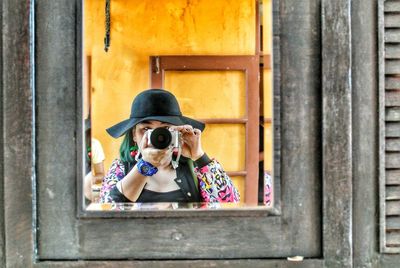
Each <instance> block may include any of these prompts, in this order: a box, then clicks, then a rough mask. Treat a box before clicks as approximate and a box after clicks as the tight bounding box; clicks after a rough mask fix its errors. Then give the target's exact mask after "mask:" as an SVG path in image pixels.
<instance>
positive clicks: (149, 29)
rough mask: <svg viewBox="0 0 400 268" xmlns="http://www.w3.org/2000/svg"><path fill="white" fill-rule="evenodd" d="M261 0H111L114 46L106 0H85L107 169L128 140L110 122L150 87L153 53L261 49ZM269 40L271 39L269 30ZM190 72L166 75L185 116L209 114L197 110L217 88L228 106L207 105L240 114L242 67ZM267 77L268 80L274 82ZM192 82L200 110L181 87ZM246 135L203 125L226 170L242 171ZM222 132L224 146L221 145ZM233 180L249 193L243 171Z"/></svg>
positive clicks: (94, 107) (96, 124) (96, 118)
mask: <svg viewBox="0 0 400 268" xmlns="http://www.w3.org/2000/svg"><path fill="white" fill-rule="evenodd" d="M255 2H256V1H254V0H236V1H233V0H192V1H186V0H157V1H154V0H112V1H111V46H110V49H109V51H108V52H107V53H106V52H105V51H104V43H103V40H104V20H105V16H104V5H105V4H104V3H105V1H101V0H85V1H84V54H85V55H86V56H88V55H89V56H91V78H92V80H91V98H92V104H91V115H92V134H93V136H94V137H96V138H97V139H98V140H100V142H101V143H102V145H103V147H104V151H105V154H106V161H105V166H106V169H107V168H108V166H109V165H110V163H111V161H112V160H113V159H114V158H116V157H118V150H119V145H120V142H121V139H119V140H115V139H113V138H111V137H110V136H108V134H107V133H106V132H105V129H106V128H108V127H110V126H112V125H114V124H115V123H117V122H119V121H122V120H124V119H126V118H128V117H129V113H130V105H131V102H132V100H133V98H134V96H136V95H137V94H138V92H140V91H142V90H144V89H146V88H149V85H150V83H149V56H151V55H254V53H255ZM265 2H269V1H268V0H267V1H265ZM264 6H265V5H264ZM264 14H265V13H264ZM264 40H267V39H265V37H264ZM188 75H189V76H190V74H189V73H185V74H184V78H183V79H182V78H180V76H181V74H179V73H178V72H177V73H175V74H172V75H169V76H168V77H167V79H166V88H167V89H168V90H171V91H172V92H174V94H176V95H177V96H178V100H179V102H180V103H181V108H182V111H183V113H184V114H185V115H188V116H194V117H197V118H199V117H200V118H204V117H205V116H204V115H202V116H198V115H199V114H201V111H202V110H201V109H200V108H204V104H205V100H206V98H207V96H211V95H216V94H217V95H218V94H219V95H220V96H222V97H223V98H224V100H226V101H227V102H229V105H226V106H223V107H221V105H215V107H212V108H210V109H207V111H211V112H212V113H214V115H215V114H222V115H225V116H222V117H237V118H239V117H241V116H242V115H243V114H244V112H245V106H244V97H245V96H244V93H243V92H244V82H243V79H244V78H243V77H241V75H240V74H239V75H238V74H235V73H231V74H226V73H219V74H206V78H205V79H200V80H199V76H198V75H196V78H195V79H194V78H193V79H192V78H188ZM201 76H202V75H200V77H201ZM184 81H186V84H185V82H184ZM187 81H190V82H187ZM199 81H203V82H201V83H200V82H199ZM210 81H212V83H211V82H210ZM265 83H266V84H265V85H267V87H268V83H269V82H265ZM193 84H196V88H201V90H200V91H199V92H200V93H201V94H202V96H203V97H201V96H200V97H199V99H198V103H199V109H198V110H197V109H193V106H194V104H193V102H187V103H185V98H184V96H179V95H182V94H181V93H182V92H183V91H182V90H181V89H184V88H185V87H190V85H193ZM221 85H222V86H221ZM234 88H236V89H237V90H233V89H234ZM269 88H270V86H269ZM268 90H269V89H268ZM186 92H187V91H186ZM196 92H197V91H196ZM199 92H198V93H199ZM232 92H236V93H235V94H232ZM266 110H268V108H266ZM210 117H213V116H210ZM228 129H229V131H232V132H231V133H235V135H236V136H235V137H232V138H231V139H230V140H229V139H228V140H227V139H226V133H227V130H228ZM244 135H245V132H244V128H243V127H242V126H235V125H233V126H226V127H225V128H224V127H223V126H222V128H221V126H220V127H213V126H212V125H208V126H207V127H206V131H205V132H204V147H205V150H206V151H207V152H208V153H209V154H210V155H212V156H215V157H217V158H218V159H219V160H220V161H221V162H222V163H223V164H224V166H225V168H226V169H227V170H241V169H242V168H243V166H244V157H243V156H242V154H243V152H244V138H243V137H244ZM221 137H223V140H224V146H223V147H219V144H220V143H221ZM230 145H232V146H230ZM269 157H270V158H272V155H270V156H269ZM234 181H235V184H237V185H238V186H239V188H240V192H241V193H242V196H244V189H243V187H244V183H243V178H234Z"/></svg>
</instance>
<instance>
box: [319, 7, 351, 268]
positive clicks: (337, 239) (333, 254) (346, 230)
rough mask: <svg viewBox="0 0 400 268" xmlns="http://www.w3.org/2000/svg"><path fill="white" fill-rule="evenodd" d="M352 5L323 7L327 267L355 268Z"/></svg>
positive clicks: (325, 245)
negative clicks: (353, 240) (353, 226)
mask: <svg viewBox="0 0 400 268" xmlns="http://www.w3.org/2000/svg"><path fill="white" fill-rule="evenodd" d="M349 14H350V1H349V0H339V1H327V0H324V1H322V91H323V96H322V101H323V111H324V113H323V119H322V121H323V122H324V123H323V126H322V130H323V137H324V139H323V142H322V146H323V159H324V161H323V185H324V186H323V189H324V190H323V191H324V192H325V193H327V195H326V196H324V205H323V210H324V217H323V221H324V225H323V235H324V238H325V239H327V241H329V242H327V243H324V246H323V247H324V256H326V259H325V265H326V266H327V267H351V266H352V263H353V257H352V256H353V246H352V229H351V226H352V225H351V222H352V214H353V211H352V206H353V202H352V175H353V174H352V168H353V167H352V128H351V125H352V120H351V119H352V114H351V110H352V108H351V107H352V104H351V103H352V98H351V96H352V84H351V79H352V77H351V56H352V55H351V30H350V29H351V24H350V23H351V22H350V21H351V20H350V16H349Z"/></svg>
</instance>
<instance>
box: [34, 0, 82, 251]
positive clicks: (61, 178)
mask: <svg viewBox="0 0 400 268" xmlns="http://www.w3.org/2000/svg"><path fill="white" fill-rule="evenodd" d="M76 16H77V1H50V2H48V1H37V2H36V17H37V22H36V29H37V33H38V34H37V39H36V43H37V46H36V47H37V48H36V75H37V79H36V88H37V91H36V95H37V129H38V131H37V138H36V141H37V178H38V200H37V206H38V207H37V209H38V211H39V213H38V226H39V228H40V230H41V231H40V233H39V236H38V258H40V259H41V258H49V257H55V258H58V259H71V258H77V256H78V247H79V243H78V241H79V240H78V230H77V225H78V222H77V221H74V220H72V219H73V218H74V213H75V210H76V209H75V208H76V200H77V197H76V192H77V183H76V181H77V175H76V170H77V168H76V165H77V160H76V159H77V152H78V150H77V143H76V136H77V135H78V134H79V133H77V129H76V125H77V122H76V121H77V119H78V115H77V113H78V110H77V99H76V98H77V94H78V92H77V77H76V76H77V69H76V64H77V62H76V61H77V54H76V53H77V50H76V49H77V48H76V42H77V40H76V19H77V18H76ZM49 25H51V26H52V27H48V26H49ZM49 70H51V71H49ZM56 237H59V239H56Z"/></svg>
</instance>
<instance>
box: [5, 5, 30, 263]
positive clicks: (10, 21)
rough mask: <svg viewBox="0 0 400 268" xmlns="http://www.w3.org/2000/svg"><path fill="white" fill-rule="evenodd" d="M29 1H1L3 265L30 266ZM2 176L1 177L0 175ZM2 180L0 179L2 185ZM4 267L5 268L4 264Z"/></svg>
mask: <svg viewBox="0 0 400 268" xmlns="http://www.w3.org/2000/svg"><path fill="white" fill-rule="evenodd" d="M30 3H31V2H30V1H13V0H4V1H1V8H0V10H1V11H2V14H1V15H0V17H1V18H2V41H0V45H1V46H2V53H3V55H2V66H3V68H4V69H3V71H4V72H3V73H2V79H1V80H2V91H3V94H4V95H3V96H2V97H3V98H2V99H1V101H2V103H3V107H2V108H3V109H2V118H1V119H0V120H2V121H3V128H2V132H3V135H4V136H3V138H4V143H2V144H1V146H4V147H3V149H4V150H3V153H4V155H3V156H4V159H2V160H4V162H3V164H4V170H3V171H4V173H3V174H1V175H0V177H2V179H1V181H2V180H3V179H4V183H3V185H4V195H3V196H1V198H2V201H1V202H3V201H4V204H3V205H4V214H2V215H1V216H0V217H4V218H3V219H4V221H5V224H4V227H5V229H4V236H2V237H1V238H0V240H3V239H5V241H4V246H5V247H4V248H1V249H0V250H1V251H3V250H4V252H5V263H0V266H2V267H4V266H5V267H31V265H32V260H33V257H32V249H33V247H34V242H33V233H32V223H33V221H32V181H31V180H32V175H33V174H32V171H33V168H32V167H33V163H34V160H33V157H34V156H33V155H32V151H33V135H34V134H33V128H34V126H33V123H32V116H33V105H32V98H33V90H32V88H31V75H32V74H31V68H30V65H31V64H32V62H31V57H30V31H29V29H30V28H29V18H30V16H29V15H30ZM3 176H4V177H3ZM2 182H3V181H2ZM3 265H4V266H3Z"/></svg>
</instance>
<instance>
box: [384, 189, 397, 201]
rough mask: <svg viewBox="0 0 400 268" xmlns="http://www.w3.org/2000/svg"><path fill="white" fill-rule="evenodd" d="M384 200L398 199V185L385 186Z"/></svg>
mask: <svg viewBox="0 0 400 268" xmlns="http://www.w3.org/2000/svg"><path fill="white" fill-rule="evenodd" d="M386 200H400V186H386Z"/></svg>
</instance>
